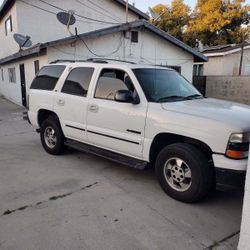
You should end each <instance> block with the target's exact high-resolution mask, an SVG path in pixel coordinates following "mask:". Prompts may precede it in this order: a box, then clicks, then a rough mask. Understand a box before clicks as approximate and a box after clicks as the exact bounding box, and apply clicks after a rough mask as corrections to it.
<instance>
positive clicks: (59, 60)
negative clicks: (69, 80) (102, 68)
mask: <svg viewBox="0 0 250 250" xmlns="http://www.w3.org/2000/svg"><path fill="white" fill-rule="evenodd" d="M66 62H68V63H76V62H93V63H108V62H107V61H104V60H101V59H98V60H97V59H87V60H68V59H67V60H66V59H65V60H64V59H58V60H55V61H52V62H50V63H49V64H56V63H66Z"/></svg>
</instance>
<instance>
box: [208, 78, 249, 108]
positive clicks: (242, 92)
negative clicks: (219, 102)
mask: <svg viewBox="0 0 250 250" xmlns="http://www.w3.org/2000/svg"><path fill="white" fill-rule="evenodd" d="M206 96H208V97H214V98H218V99H224V100H230V101H235V102H240V103H244V104H248V105H250V76H208V77H207V87H206Z"/></svg>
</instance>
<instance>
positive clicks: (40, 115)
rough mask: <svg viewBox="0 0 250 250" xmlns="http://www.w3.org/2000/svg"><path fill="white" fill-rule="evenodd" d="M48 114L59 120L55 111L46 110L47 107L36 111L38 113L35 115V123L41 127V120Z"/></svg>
mask: <svg viewBox="0 0 250 250" xmlns="http://www.w3.org/2000/svg"><path fill="white" fill-rule="evenodd" d="M50 116H52V117H54V118H56V119H58V121H59V118H58V116H57V114H56V113H55V112H53V111H51V110H48V109H40V110H39V111H38V115H37V123H38V125H39V127H41V125H42V122H43V121H44V120H46V119H47V118H48V117H50ZM59 123H60V121H59Z"/></svg>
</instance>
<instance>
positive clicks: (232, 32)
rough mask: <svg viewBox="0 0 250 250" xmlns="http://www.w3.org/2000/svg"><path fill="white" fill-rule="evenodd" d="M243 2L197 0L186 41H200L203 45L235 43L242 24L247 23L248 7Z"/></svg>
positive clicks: (240, 0) (241, 0) (237, 0)
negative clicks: (196, 39) (195, 39)
mask: <svg viewBox="0 0 250 250" xmlns="http://www.w3.org/2000/svg"><path fill="white" fill-rule="evenodd" d="M244 2H245V1H244V0H233V1H230V0H227V1H225V0H224V1H223V0H198V2H197V5H196V7H195V10H194V11H193V13H192V15H191V17H190V21H189V24H188V28H187V30H186V34H185V36H186V37H187V38H188V40H187V38H186V40H187V41H192V42H193V40H194V37H196V38H198V39H200V40H201V41H202V42H203V43H204V44H207V45H217V44H230V43H237V40H238V39H239V37H238V36H237V34H238V32H239V30H240V29H241V27H242V25H243V24H248V23H249V11H250V7H249V6H243V3H244Z"/></svg>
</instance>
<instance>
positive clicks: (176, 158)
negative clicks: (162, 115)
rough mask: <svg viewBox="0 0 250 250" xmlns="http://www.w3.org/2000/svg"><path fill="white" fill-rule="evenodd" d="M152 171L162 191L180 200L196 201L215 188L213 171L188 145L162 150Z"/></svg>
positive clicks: (205, 160)
mask: <svg viewBox="0 0 250 250" xmlns="http://www.w3.org/2000/svg"><path fill="white" fill-rule="evenodd" d="M155 168H156V176H157V178H158V180H159V183H160V185H161V187H162V188H163V190H164V191H165V192H166V193H167V194H168V195H169V196H171V197H173V198H174V199H176V200H179V201H183V202H188V203H191V202H195V201H198V200H200V199H202V198H203V197H205V196H206V195H208V193H209V192H210V191H211V190H212V188H213V186H214V181H215V177H214V171H213V168H212V166H211V165H210V163H209V160H208V159H207V157H206V156H205V155H204V153H203V152H201V151H200V150H198V149H197V148H196V147H194V146H192V145H189V144H185V143H177V144H173V145H169V146H166V147H165V148H163V150H162V151H161V152H160V153H159V155H158V157H157V159H156V165H155Z"/></svg>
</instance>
